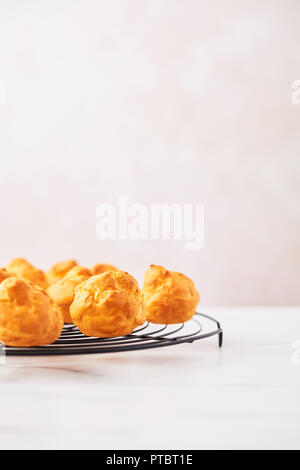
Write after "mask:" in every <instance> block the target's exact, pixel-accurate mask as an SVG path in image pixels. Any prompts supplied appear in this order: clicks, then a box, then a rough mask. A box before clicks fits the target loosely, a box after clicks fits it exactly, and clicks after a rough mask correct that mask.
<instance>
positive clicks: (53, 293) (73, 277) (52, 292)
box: [47, 266, 92, 323]
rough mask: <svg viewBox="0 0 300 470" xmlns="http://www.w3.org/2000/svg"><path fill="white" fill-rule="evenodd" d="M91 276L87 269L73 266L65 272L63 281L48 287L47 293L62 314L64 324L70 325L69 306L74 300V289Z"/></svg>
mask: <svg viewBox="0 0 300 470" xmlns="http://www.w3.org/2000/svg"><path fill="white" fill-rule="evenodd" d="M91 276H92V272H91V271H90V270H89V269H87V268H84V267H83V266H75V267H74V268H72V269H71V270H70V271H68V272H67V274H66V275H65V277H64V278H63V279H61V280H59V281H57V282H56V283H54V284H52V285H51V286H50V287H48V289H47V293H48V294H49V296H50V297H51V299H52V300H53V302H54V303H55V304H56V305H57V308H58V309H59V310H60V312H61V313H62V315H63V317H64V322H65V323H72V318H71V316H70V306H71V304H72V302H73V300H74V293H75V287H77V286H78V285H79V284H81V283H82V282H83V281H86V280H87V279H89V278H90V277H91Z"/></svg>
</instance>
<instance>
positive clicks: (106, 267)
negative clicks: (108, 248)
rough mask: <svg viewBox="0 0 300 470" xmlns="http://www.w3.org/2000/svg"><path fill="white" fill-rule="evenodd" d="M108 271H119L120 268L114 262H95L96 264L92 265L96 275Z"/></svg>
mask: <svg viewBox="0 0 300 470" xmlns="http://www.w3.org/2000/svg"><path fill="white" fill-rule="evenodd" d="M107 271H119V269H118V268H116V267H115V266H113V265H112V264H101V263H99V264H95V266H93V267H92V272H93V274H94V276H96V275H98V274H103V273H106V272H107Z"/></svg>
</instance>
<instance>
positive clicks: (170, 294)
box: [142, 265, 200, 324]
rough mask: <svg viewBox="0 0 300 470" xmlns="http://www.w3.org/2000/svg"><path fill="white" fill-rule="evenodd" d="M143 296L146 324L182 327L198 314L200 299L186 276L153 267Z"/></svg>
mask: <svg viewBox="0 0 300 470" xmlns="http://www.w3.org/2000/svg"><path fill="white" fill-rule="evenodd" d="M142 295H143V299H144V302H145V306H146V312H147V320H148V321H150V322H153V323H167V324H173V323H182V322H185V321H188V320H190V319H191V318H192V317H193V315H194V314H195V312H196V307H197V304H198V303H199V300H200V295H199V293H198V291H197V289H196V287H195V284H194V283H193V281H192V280H191V279H189V278H188V277H187V276H185V275H184V274H181V273H178V272H175V271H168V270H167V269H165V268H163V267H162V266H155V265H151V266H150V269H148V270H147V271H146V273H145V280H144V286H143V289H142Z"/></svg>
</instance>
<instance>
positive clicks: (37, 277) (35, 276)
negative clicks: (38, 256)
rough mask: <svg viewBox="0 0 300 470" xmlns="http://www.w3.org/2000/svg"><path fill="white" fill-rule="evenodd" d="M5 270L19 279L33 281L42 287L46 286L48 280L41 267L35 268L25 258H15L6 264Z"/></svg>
mask: <svg viewBox="0 0 300 470" xmlns="http://www.w3.org/2000/svg"><path fill="white" fill-rule="evenodd" d="M6 270H7V271H8V272H9V273H10V274H13V275H14V276H17V277H19V278H21V279H25V280H27V281H31V282H33V284H36V285H37V286H40V287H42V288H43V289H46V288H47V285H48V282H47V278H46V275H45V273H44V272H43V271H42V270H41V269H37V268H35V267H34V266H33V265H32V264H30V263H29V261H27V260H26V259H23V258H15V259H13V260H12V261H11V262H10V263H9V264H8V265H7V266H6Z"/></svg>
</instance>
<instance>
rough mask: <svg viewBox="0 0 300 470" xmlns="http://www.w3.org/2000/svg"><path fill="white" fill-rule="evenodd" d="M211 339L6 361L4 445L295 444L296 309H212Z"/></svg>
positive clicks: (0, 416) (0, 368)
mask: <svg viewBox="0 0 300 470" xmlns="http://www.w3.org/2000/svg"><path fill="white" fill-rule="evenodd" d="M206 311H207V312H208V313H211V314H213V315H215V316H216V317H217V318H218V319H219V320H220V321H221V322H222V326H223V328H224V333H225V338H224V339H225V341H224V347H223V349H222V350H219V349H218V347H217V340H216V338H210V339H207V340H205V341H201V342H198V343H194V344H186V345H178V346H176V347H170V348H165V349H156V350H148V351H137V352H128V353H117V354H109V355H92V356H73V357H55V358H54V357H52V358H51V357H49V358H6V363H4V364H1V365H0V385H1V400H0V448H1V449H15V448H18V449H61V448H62V449H64V448H67V449H78V448H83V449H89V448H92V449H94V448H96V449H101V448H103V449H142V448H146V449H147V448H148V449H150V448H152V449H164V448H167V449H180V448H181V449H184V448H188V449H215V448H222V449H231V448H237V449H239V448H243V449H246V448H256V449H260V448H284V449H289V448H297V449H299V448H300V364H299V362H300V361H299V360H298V357H299V356H300V354H299V355H298V356H297V351H296V350H295V349H293V347H292V345H293V344H294V343H295V341H297V340H300V308H269V309H265V308H261V309H260V308H248V309H247V308H240V309H239V308H235V309H220V308H218V309H209V310H206Z"/></svg>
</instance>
